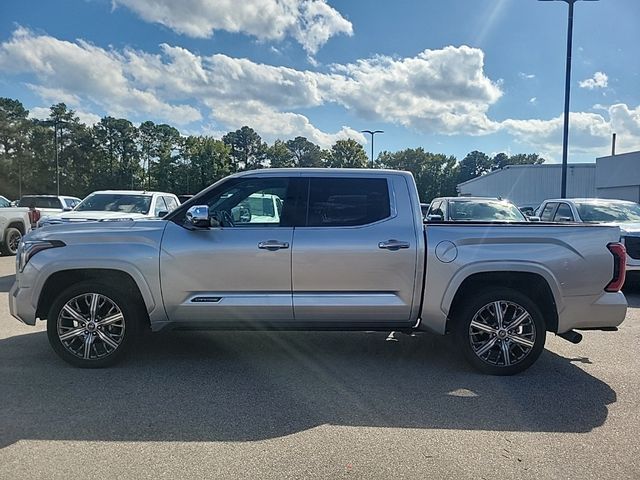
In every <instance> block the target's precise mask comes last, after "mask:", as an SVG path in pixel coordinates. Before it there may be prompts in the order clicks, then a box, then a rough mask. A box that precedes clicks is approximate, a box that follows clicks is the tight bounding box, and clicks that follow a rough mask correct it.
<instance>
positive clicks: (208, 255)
mask: <svg viewBox="0 0 640 480" xmlns="http://www.w3.org/2000/svg"><path fill="white" fill-rule="evenodd" d="M289 183H290V181H289V179H287V178H277V177H266V178H265V177H262V178H251V177H241V178H237V179H231V180H229V181H227V182H225V183H223V184H222V185H221V186H220V187H217V188H214V189H213V190H212V191H210V192H209V193H208V194H207V195H205V196H203V197H202V199H200V201H198V202H196V203H198V204H202V205H207V206H208V207H209V214H210V217H211V219H212V224H213V225H214V226H212V228H210V229H195V230H189V229H188V228H187V227H185V226H184V225H181V219H175V220H174V221H170V222H169V224H168V225H167V228H166V230H165V234H164V238H163V241H162V252H161V256H160V271H161V278H162V295H163V300H164V304H165V308H166V311H167V315H168V316H169V319H170V320H171V321H174V322H183V323H197V324H204V325H203V326H205V327H206V324H207V323H210V322H215V323H216V324H218V325H220V324H225V325H226V324H228V326H229V327H234V326H238V327H239V326H241V325H242V324H244V325H245V326H246V325H247V324H249V326H250V324H251V323H263V322H291V321H292V320H293V307H292V300H291V251H292V248H291V247H292V244H293V225H292V224H289V222H288V221H287V208H288V199H289V197H288V195H289V190H290V189H289Z"/></svg>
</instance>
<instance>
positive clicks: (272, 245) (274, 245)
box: [258, 240, 289, 250]
mask: <svg viewBox="0 0 640 480" xmlns="http://www.w3.org/2000/svg"><path fill="white" fill-rule="evenodd" d="M258 248H261V249H263V250H280V249H282V248H289V242H280V241H278V240H267V241H266V242H259V243H258Z"/></svg>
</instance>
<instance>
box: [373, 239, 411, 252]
mask: <svg viewBox="0 0 640 480" xmlns="http://www.w3.org/2000/svg"><path fill="white" fill-rule="evenodd" d="M409 247H410V245H409V242H402V241H400V240H387V241H386V242H380V243H378V248H384V249H386V250H400V249H404V248H409Z"/></svg>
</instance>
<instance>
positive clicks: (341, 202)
mask: <svg viewBox="0 0 640 480" xmlns="http://www.w3.org/2000/svg"><path fill="white" fill-rule="evenodd" d="M390 215H391V208H390V205H389V188H388V186H387V180H386V179H384V178H311V180H310V190H309V206H308V210H307V226H308V227H346V226H356V225H366V224H368V223H373V222H377V221H379V220H382V219H384V218H387V217H389V216H390Z"/></svg>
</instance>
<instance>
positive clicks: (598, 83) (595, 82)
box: [579, 72, 609, 90]
mask: <svg viewBox="0 0 640 480" xmlns="http://www.w3.org/2000/svg"><path fill="white" fill-rule="evenodd" d="M608 84H609V77H607V74H606V73H604V72H596V73H594V74H593V77H591V78H587V79H585V80H582V81H580V83H579V85H580V88H588V89H589V90H593V89H594V88H606V87H607V85H608Z"/></svg>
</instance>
